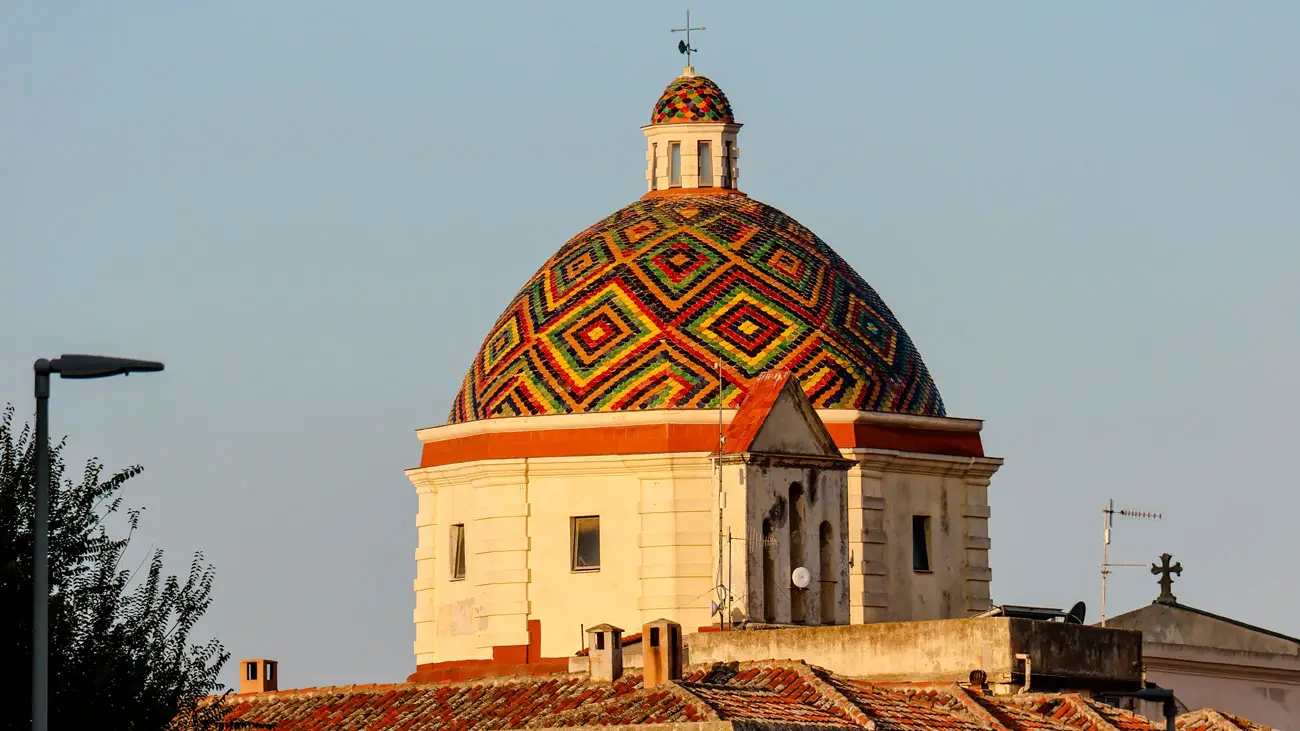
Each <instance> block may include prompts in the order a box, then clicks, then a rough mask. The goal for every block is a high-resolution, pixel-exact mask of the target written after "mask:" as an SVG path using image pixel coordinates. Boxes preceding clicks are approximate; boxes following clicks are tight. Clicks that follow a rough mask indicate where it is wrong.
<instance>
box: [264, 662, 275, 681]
mask: <svg viewBox="0 0 1300 731" xmlns="http://www.w3.org/2000/svg"><path fill="white" fill-rule="evenodd" d="M265 675H266V679H267V680H268V681H271V680H275V664H274V663H269V662H268V663H267V664H266V673H265Z"/></svg>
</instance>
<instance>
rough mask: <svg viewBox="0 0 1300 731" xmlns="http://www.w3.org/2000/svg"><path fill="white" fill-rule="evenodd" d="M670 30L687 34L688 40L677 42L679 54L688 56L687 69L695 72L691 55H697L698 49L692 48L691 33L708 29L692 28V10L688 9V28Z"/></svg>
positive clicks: (701, 27)
mask: <svg viewBox="0 0 1300 731" xmlns="http://www.w3.org/2000/svg"><path fill="white" fill-rule="evenodd" d="M670 30H671V31H672V32H673V33H685V34H686V40H684V41H678V42H677V50H678V52H680V53H684V54H686V69H687V71H693V70H694V67H692V66H691V54H692V53H695V50H696V49H694V48H691V31H693V30H708V28H705V27H704V26H700V27H698V28H692V27H691V9H690V8H687V9H686V27H685V28H671V29H670Z"/></svg>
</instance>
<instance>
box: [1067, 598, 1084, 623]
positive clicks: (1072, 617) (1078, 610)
mask: <svg viewBox="0 0 1300 731" xmlns="http://www.w3.org/2000/svg"><path fill="white" fill-rule="evenodd" d="M1087 611H1088V607H1087V606H1086V605H1085V604H1084V603H1083V602H1075V603H1074V606H1072V607H1070V611H1069V612H1067V613H1066V615H1065V623H1066V624H1083V617H1084V614H1085V613H1086V612H1087Z"/></svg>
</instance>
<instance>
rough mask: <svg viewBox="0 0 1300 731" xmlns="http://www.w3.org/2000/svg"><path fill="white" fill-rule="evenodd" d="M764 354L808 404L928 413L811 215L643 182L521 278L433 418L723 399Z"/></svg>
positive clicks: (854, 278)
mask: <svg viewBox="0 0 1300 731" xmlns="http://www.w3.org/2000/svg"><path fill="white" fill-rule="evenodd" d="M696 78H698V77H696ZM719 362H721V364H722V385H721V389H719V383H718V374H717V364H718V363H719ZM777 369H779V370H788V371H790V372H791V373H793V374H794V375H795V377H796V378H798V379H799V382H800V384H801V385H802V387H803V389H804V393H806V394H807V395H808V398H809V400H810V401H812V403H813V405H814V406H816V407H818V408H843V409H861V410H866V411H887V412H894V413H901V414H920V415H925V416H942V415H943V414H944V408H943V400H942V398H940V396H939V391H938V389H937V388H936V387H935V385H934V381H933V380H932V379H931V377H930V373H929V371H928V370H927V369H926V367H925V363H924V362H922V360H921V356H920V354H919V353H918V352H917V350H916V347H915V346H914V345H913V344H912V341H911V339H910V338H908V336H907V333H906V332H905V331H904V330H903V327H902V325H900V324H899V322H898V320H897V319H896V318H895V317H894V315H893V313H892V312H890V310H889V307H887V306H886V305H885V303H884V302H883V301H882V300H881V298H880V296H879V295H877V294H876V292H875V290H873V289H872V288H871V286H870V285H868V284H867V283H866V282H865V281H863V279H862V277H860V276H858V273H857V272H855V271H853V269H852V267H850V266H849V265H848V264H847V263H845V261H844V260H843V259H841V258H840V257H839V256H838V255H837V254H836V253H835V252H834V251H832V250H831V248H830V247H829V246H827V245H826V243H825V242H823V241H822V240H821V239H819V238H817V237H816V236H815V235H814V234H813V233H812V232H811V231H809V230H808V229H806V228H804V227H803V226H801V225H800V224H799V223H798V222H797V221H794V220H793V219H791V218H790V217H788V216H786V215H785V214H784V213H782V212H781V211H778V210H777V209H775V208H772V207H771V206H768V205H765V204H763V203H760V202H758V201H755V200H753V199H752V198H749V197H747V196H744V195H691V194H684V195H676V196H672V197H667V198H647V199H643V200H640V201H637V202H636V203H633V204H632V205H630V206H627V207H625V208H623V209H621V210H619V211H616V212H615V213H613V214H612V215H610V216H608V217H606V218H605V219H604V220H602V221H600V222H599V223H597V224H595V225H594V226H592V227H591V228H589V229H587V230H586V231H584V232H582V233H581V234H579V235H578V236H576V237H574V238H573V239H572V240H570V241H569V242H568V243H567V244H565V245H564V246H563V247H561V249H560V250H559V251H558V252H556V254H555V256H553V257H551V259H550V260H549V261H548V262H546V264H544V265H543V266H542V268H541V270H540V271H538V272H537V274H536V275H534V276H533V278H532V279H531V280H529V282H528V283H527V284H525V285H524V287H523V289H522V290H520V292H519V294H518V295H517V296H516V297H515V298H514V300H513V301H512V302H511V303H510V305H509V306H508V307H506V309H505V312H504V314H502V315H501V317H500V318H499V319H498V320H497V323H496V324H495V325H494V326H493V327H492V329H491V331H489V334H488V337H487V338H486V339H485V340H484V342H483V345H482V347H481V348H480V350H479V352H478V355H477V356H475V358H474V362H473V364H472V365H471V367H470V370H469V373H468V374H466V376H465V380H464V382H463V384H462V386H461V390H460V393H459V394H458V395H457V397H456V399H455V402H454V404H453V406H452V410H451V415H450V419H449V420H450V421H451V422H452V423H457V422H464V421H473V420H476V419H489V418H493V417H498V416H531V415H540V414H564V413H575V412H590V411H622V410H630V409H645V408H686V409H689V408H716V407H717V406H718V404H719V391H720V390H721V401H722V404H723V405H725V406H736V405H738V404H739V403H740V401H741V400H742V399H743V397H744V395H745V393H746V392H747V391H748V390H749V388H750V387H751V385H752V383H753V380H754V378H756V377H757V376H758V375H759V374H760V373H763V372H767V371H770V370H777Z"/></svg>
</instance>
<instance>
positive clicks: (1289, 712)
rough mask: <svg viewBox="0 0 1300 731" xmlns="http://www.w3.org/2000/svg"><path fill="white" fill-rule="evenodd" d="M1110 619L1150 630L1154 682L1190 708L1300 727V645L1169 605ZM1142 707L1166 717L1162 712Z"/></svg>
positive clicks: (1290, 729)
mask: <svg viewBox="0 0 1300 731" xmlns="http://www.w3.org/2000/svg"><path fill="white" fill-rule="evenodd" d="M1106 624H1107V626H1108V627H1126V628H1130V629H1135V630H1140V631H1141V632H1142V635H1143V642H1144V646H1143V656H1144V661H1145V663H1146V668H1147V679H1148V680H1151V681H1152V682H1155V683H1158V684H1160V685H1161V686H1162V687H1165V688H1172V689H1173V690H1174V693H1175V695H1176V696H1177V697H1178V700H1179V701H1180V702H1181V703H1182V704H1184V705H1185V706H1187V708H1188V709H1189V710H1197V709H1200V708H1215V709H1218V710H1223V711H1228V712H1229V713H1235V714H1237V715H1240V716H1243V717H1245V718H1249V719H1250V720H1252V721H1255V722H1257V723H1264V724H1267V725H1269V726H1273V727H1274V728H1278V729H1283V730H1284V731H1300V643H1297V642H1295V641H1292V640H1288V639H1286V638H1283V637H1277V636H1274V635H1270V634H1267V633H1265V632H1260V631H1257V630H1255V629H1252V628H1250V627H1243V626H1241V625H1239V624H1234V623H1232V622H1230V621H1225V620H1223V619H1218V618H1215V617H1210V616H1206V615H1204V614H1201V613H1198V612H1196V611H1193V610H1189V609H1186V608H1182V607H1179V606H1168V605H1164V604H1150V605H1147V606H1145V607H1142V608H1140V609H1137V610H1134V611H1132V612H1128V613H1125V614H1122V615H1120V616H1118V617H1113V618H1111V619H1110V620H1108V621H1107V623H1106ZM1142 712H1143V713H1144V714H1146V715H1148V716H1152V715H1154V716H1156V717H1158V716H1159V709H1154V708H1153V709H1148V708H1143V709H1142Z"/></svg>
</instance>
